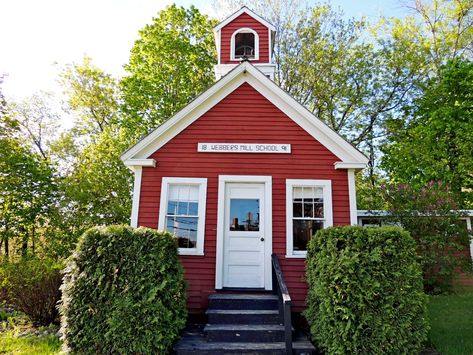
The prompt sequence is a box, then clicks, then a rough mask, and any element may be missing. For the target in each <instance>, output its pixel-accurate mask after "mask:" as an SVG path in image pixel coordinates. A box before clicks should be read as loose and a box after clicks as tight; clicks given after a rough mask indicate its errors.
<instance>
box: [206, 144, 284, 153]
mask: <svg viewBox="0 0 473 355" xmlns="http://www.w3.org/2000/svg"><path fill="white" fill-rule="evenodd" d="M197 151H198V152H209V153H282V154H289V153H291V145H290V144H266V143H198V144H197Z"/></svg>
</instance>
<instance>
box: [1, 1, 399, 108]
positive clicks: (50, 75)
mask: <svg viewBox="0 0 473 355" xmlns="http://www.w3.org/2000/svg"><path fill="white" fill-rule="evenodd" d="M401 1H402V0H332V1H331V3H332V5H333V6H334V7H340V8H341V9H342V10H343V11H344V12H345V14H346V16H348V17H360V16H362V15H365V16H367V17H368V18H375V17H376V16H377V15H379V14H383V15H385V16H391V15H396V16H402V15H403V14H404V13H405V12H406V10H405V8H404V7H403V6H402V2H401ZM173 2H175V3H176V4H177V5H182V6H184V7H189V6H190V5H191V4H194V6H196V7H197V8H198V9H199V10H200V11H201V12H204V13H206V14H209V15H211V16H216V14H215V11H214V9H213V7H212V2H211V1H206V0H176V1H172V0H80V1H79V0H0V34H1V36H0V38H1V40H0V75H1V74H6V76H5V78H4V83H3V85H2V92H3V93H4V94H5V96H6V97H7V99H14V100H20V99H24V98H26V97H27V96H29V95H32V94H33V93H35V92H37V91H40V90H44V91H52V92H57V93H59V92H60V91H61V89H60V87H59V84H58V83H57V78H58V73H59V72H60V70H61V68H63V67H64V66H65V65H66V64H68V63H72V62H76V63H79V62H81V61H82V58H83V56H84V55H88V56H90V57H91V58H92V60H93V63H94V64H95V65H97V66H98V67H100V68H101V69H103V70H104V71H105V72H108V73H111V74H113V75H116V76H120V75H123V73H124V71H123V68H122V66H123V64H125V63H127V62H128V58H129V52H130V49H131V47H132V46H133V43H134V41H135V39H136V38H137V36H138V31H139V30H140V29H141V28H142V27H144V26H145V25H146V24H147V23H150V22H151V20H152V17H153V16H154V15H155V14H156V13H157V12H158V11H159V10H161V9H163V8H164V7H165V6H166V5H169V4H171V3H173Z"/></svg>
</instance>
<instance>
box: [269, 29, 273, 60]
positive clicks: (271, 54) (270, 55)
mask: <svg viewBox="0 0 473 355" xmlns="http://www.w3.org/2000/svg"><path fill="white" fill-rule="evenodd" d="M271 37H272V32H271V30H270V29H269V28H268V62H269V63H272V62H273V53H272V51H271V49H272V41H273V40H272V38H271Z"/></svg>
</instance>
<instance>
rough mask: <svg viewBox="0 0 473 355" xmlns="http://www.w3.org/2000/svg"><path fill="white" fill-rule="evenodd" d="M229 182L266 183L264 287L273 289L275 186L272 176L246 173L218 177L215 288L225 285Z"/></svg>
mask: <svg viewBox="0 0 473 355" xmlns="http://www.w3.org/2000/svg"><path fill="white" fill-rule="evenodd" d="M228 182H236V183H239V182H240V183H264V203H265V206H264V207H265V211H268V213H267V215H266V218H265V226H264V228H265V234H266V235H265V250H264V253H265V255H264V259H265V261H264V262H265V265H264V288H265V290H272V287H273V282H272V273H271V271H272V268H271V253H272V249H273V220H272V215H273V213H272V211H273V200H272V196H273V192H272V190H273V188H272V177H271V176H246V175H219V177H218V200H217V211H218V212H217V243H216V256H215V259H216V260H215V261H216V262H215V288H216V289H218V290H219V289H222V287H223V252H224V250H223V247H224V245H223V243H224V233H225V231H224V226H225V211H224V210H225V208H224V206H225V184H226V183H228Z"/></svg>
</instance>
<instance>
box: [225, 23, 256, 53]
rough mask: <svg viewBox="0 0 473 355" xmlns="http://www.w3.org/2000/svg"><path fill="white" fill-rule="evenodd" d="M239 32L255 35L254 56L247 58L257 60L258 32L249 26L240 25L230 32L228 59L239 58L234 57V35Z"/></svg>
mask: <svg viewBox="0 0 473 355" xmlns="http://www.w3.org/2000/svg"><path fill="white" fill-rule="evenodd" d="M239 33H252V34H253V35H254V36H255V48H254V50H255V56H254V58H248V59H249V60H259V35H258V32H256V31H255V30H253V29H252V28H249V27H242V28H239V29H237V30H236V31H235V32H233V33H232V37H231V39H230V60H241V58H236V57H235V36H236V35H237V34H239Z"/></svg>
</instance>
